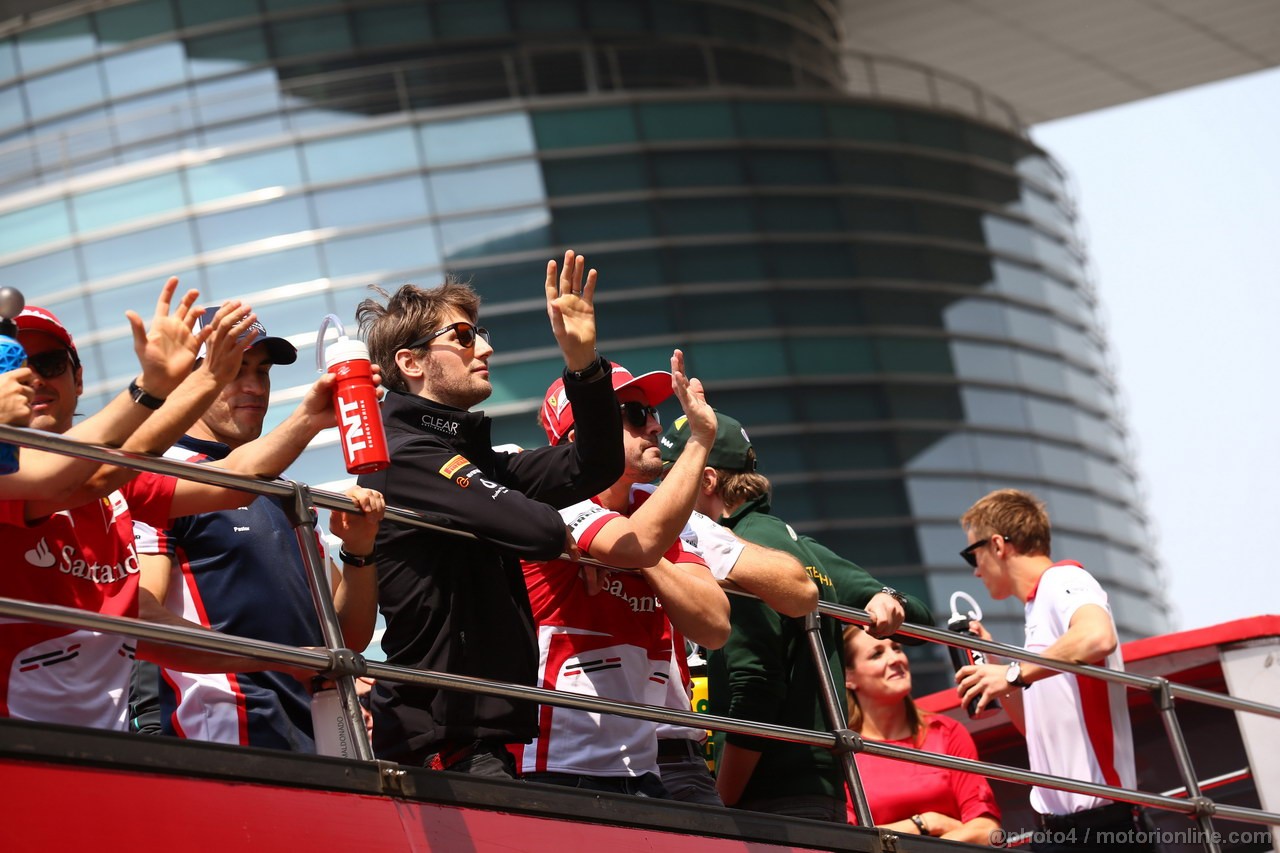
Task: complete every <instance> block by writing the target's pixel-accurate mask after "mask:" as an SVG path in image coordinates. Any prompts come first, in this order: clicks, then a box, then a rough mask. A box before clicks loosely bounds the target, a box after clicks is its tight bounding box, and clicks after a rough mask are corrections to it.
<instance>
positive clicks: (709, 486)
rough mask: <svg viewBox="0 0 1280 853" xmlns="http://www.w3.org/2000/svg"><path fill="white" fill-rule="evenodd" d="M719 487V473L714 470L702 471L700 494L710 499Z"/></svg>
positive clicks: (706, 469)
mask: <svg viewBox="0 0 1280 853" xmlns="http://www.w3.org/2000/svg"><path fill="white" fill-rule="evenodd" d="M719 485H720V473H719V472H718V471H716V469H715V468H703V469H702V484H701V488H702V493H703V494H704V495H706V496H707V497H711V496H712V495H714V494H715V493H716V488H717V487H718V486H719Z"/></svg>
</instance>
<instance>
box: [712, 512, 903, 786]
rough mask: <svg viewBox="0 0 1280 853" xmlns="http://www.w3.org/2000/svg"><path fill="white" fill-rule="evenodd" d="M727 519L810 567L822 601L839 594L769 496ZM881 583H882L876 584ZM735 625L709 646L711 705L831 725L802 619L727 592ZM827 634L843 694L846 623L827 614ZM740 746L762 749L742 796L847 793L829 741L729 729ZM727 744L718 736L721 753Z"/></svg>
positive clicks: (760, 718)
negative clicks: (825, 744) (718, 645)
mask: <svg viewBox="0 0 1280 853" xmlns="http://www.w3.org/2000/svg"><path fill="white" fill-rule="evenodd" d="M723 524H724V525H725V526H727V527H729V528H730V529H732V530H733V532H734V533H736V534H737V535H738V536H739V537H740V538H742V539H745V540H746V541H748V542H754V543H756V544H757V545H763V546H765V547H767V548H776V549H777V550H779V551H785V552H787V553H788V554H791V555H792V556H794V557H795V558H796V559H798V560H800V562H801V564H802V565H804V566H805V568H806V569H807V570H808V571H809V574H810V575H811V576H812V577H813V578H814V581H815V583H817V585H818V590H819V595H820V597H821V598H822V599H823V600H825V601H835V600H836V593H835V587H834V586H833V585H832V582H831V579H830V577H829V575H828V573H826V572H824V571H822V570H821V569H820V568H819V566H820V563H819V561H818V559H817V558H816V557H815V556H814V554H813V552H812V551H811V550H810V548H809V547H808V546H807V545H806V544H805V543H804V542H802V541H801V540H800V539H799V538H798V537H797V536H796V535H795V532H794V531H792V530H791V528H790V527H789V526H788V525H787V524H786V522H784V521H782V520H781V519H780V518H778V517H776V516H773V515H770V514H769V499H768V497H767V496H765V497H761V498H758V499H756V500H754V501H750V502H748V503H747V504H744V505H743V506H742V507H740V508H739V509H738V511H737V512H735V513H733V515H731V516H729V517H728V518H726V519H724V520H723ZM877 589H879V587H877ZM729 601H730V607H731V614H730V620H731V622H732V626H733V630H732V632H731V633H730V635H729V640H728V642H727V643H725V646H724V648H722V649H719V650H717V651H713V652H711V653H710V656H709V657H708V660H707V682H708V691H709V694H710V696H709V698H710V710H711V713H713V714H722V715H724V716H728V717H734V718H736V719H740V720H754V721H756V722H763V723H774V724H778V725H785V726H793V727H796V728H804V729H816V730H818V731H831V730H832V728H833V726H832V724H831V723H830V722H828V721H827V719H826V715H825V714H824V713H823V710H822V696H821V691H820V690H819V681H818V679H819V677H820V676H819V674H818V670H817V668H816V667H815V666H814V663H813V656H812V654H811V653H810V651H809V645H808V640H807V639H806V637H805V633H804V620H803V619H793V618H788V617H785V616H781V615H779V614H778V612H777V611H775V610H774V609H773V608H771V607H769V606H768V605H766V604H764V603H763V602H761V601H758V600H756V599H752V598H745V597H743V596H737V595H734V596H730V597H729ZM821 636H822V642H823V645H824V646H825V650H826V652H827V662H828V665H829V666H830V667H831V673H832V676H833V683H832V686H833V687H834V688H835V689H836V695H837V696H838V697H840V700H841V701H843V700H844V696H845V690H844V668H843V665H842V663H841V627H840V624H839V623H838V622H836V621H835V620H833V619H823V620H822V634H821ZM727 737H728V741H729V742H730V743H732V744H734V745H735V746H739V747H742V748H744V749H750V750H754V751H758V752H760V753H761V756H760V762H759V764H757V765H756V769H755V772H754V773H753V774H752V776H751V780H750V781H749V782H748V783H747V787H746V789H745V790H744V791H743V798H744V799H751V798H755V797H776V796H786V795H794V794H817V795H824V796H831V797H843V796H844V794H843V782H842V778H843V777H842V775H841V772H840V768H839V765H838V763H837V762H836V760H835V758H834V756H833V755H832V754H831V753H830V752H828V751H827V750H825V749H819V748H816V747H810V746H804V745H802V744H793V743H786V742H784V741H777V740H769V739H767V738H757V737H752V736H749V735H737V734H731V735H728V736H727ZM722 749H723V742H722V741H721V739H720V736H717V740H716V755H717V760H718V759H719V755H720V752H721V751H722Z"/></svg>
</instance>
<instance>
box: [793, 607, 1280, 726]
mask: <svg viewBox="0 0 1280 853" xmlns="http://www.w3.org/2000/svg"><path fill="white" fill-rule="evenodd" d="M818 612H819V613H821V614H822V615H824V616H831V617H833V618H835V619H839V620H840V621H841V622H851V623H855V624H858V625H870V624H871V621H872V620H871V616H870V614H868V613H867V611H865V610H859V609H858V608H856V607H847V606H845V605H843V604H833V603H831V602H828V601H820V602H818ZM898 633H899V634H901V635H903V636H904V637H912V638H915V639H918V640H928V641H930V642H934V643H939V644H941V645H946V646H955V647H956V648H961V649H977V650H978V651H981V652H987V653H989V654H996V655H1000V656H1001V657H1003V658H1007V659H1010V660H1020V661H1027V662H1029V663H1037V664H1040V665H1041V666H1043V667H1046V668H1048V669H1053V670H1057V671H1058V672H1070V673H1074V674H1076V675H1087V676H1090V677H1092V678H1097V679H1100V680H1102V681H1110V682H1114V683H1116V684H1123V685H1124V686H1125V687H1129V688H1131V689H1134V690H1145V691H1148V692H1150V691H1156V690H1160V689H1162V686H1163V685H1164V683H1165V680H1164V679H1160V678H1152V677H1151V676H1148V675H1137V674H1135V673H1132V672H1116V671H1115V670H1113V669H1106V668H1105V667H1100V666H1094V665H1092V664H1083V663H1071V662H1069V661H1063V660H1056V659H1054V658H1047V657H1044V656H1043V655H1038V654H1036V653H1035V652H1029V651H1027V650H1026V649H1024V648H1022V647H1021V646H1010V645H1007V644H1005V643H1000V642H997V641H995V640H983V639H981V638H979V637H975V636H973V635H971V634H959V633H956V632H955V631H948V630H945V629H943V628H934V627H933V626H931V625H916V624H914V623H911V622H904V623H903V624H902V627H900V628H899V629H898ZM1169 689H1170V691H1171V692H1172V693H1173V694H1174V695H1175V696H1177V697H1179V698H1183V699H1190V700H1192V701H1198V702H1204V703H1206V704H1209V705H1217V706H1218V707H1221V708H1229V709H1231V710H1235V711H1248V712H1251V713H1255V714H1262V715H1263V716H1267V717H1276V718H1280V708H1277V707H1274V706H1271V705H1266V704H1263V703H1261V702H1253V701H1251V700H1249V699H1239V698H1237V697H1235V696H1224V695H1223V694H1221V693H1214V692H1213V691H1212V690H1202V689H1201V688H1198V687H1191V686H1189V685H1186V684H1177V683H1176V682H1169Z"/></svg>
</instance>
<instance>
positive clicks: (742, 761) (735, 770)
mask: <svg viewBox="0 0 1280 853" xmlns="http://www.w3.org/2000/svg"><path fill="white" fill-rule="evenodd" d="M759 763H760V753H758V752H756V751H755V750H752V749H743V748H742V747H740V746H734V745H733V744H731V743H726V744H725V745H724V749H723V750H722V751H721V753H720V760H719V761H717V762H716V791H717V792H718V793H719V794H720V799H722V800H724V804H725V805H726V806H732V805H737V803H738V801H739V800H741V799H742V792H743V791H745V790H746V789H747V783H748V782H750V781H751V775H752V774H753V773H755V771H756V765H757V764H759Z"/></svg>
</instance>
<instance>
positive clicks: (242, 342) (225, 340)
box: [200, 299, 258, 385]
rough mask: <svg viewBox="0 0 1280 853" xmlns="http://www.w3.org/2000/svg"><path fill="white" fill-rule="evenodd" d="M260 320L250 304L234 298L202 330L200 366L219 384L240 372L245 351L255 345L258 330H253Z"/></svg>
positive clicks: (224, 382) (225, 303)
mask: <svg viewBox="0 0 1280 853" xmlns="http://www.w3.org/2000/svg"><path fill="white" fill-rule="evenodd" d="M257 320H258V315H257V314H254V313H253V310H252V309H251V308H250V307H249V306H248V305H245V304H244V303H243V302H241V301H240V300H239V299H230V300H228V301H226V302H224V303H222V307H221V308H219V309H218V313H217V314H214V315H213V319H212V320H210V321H209V322H208V323H206V324H205V327H204V328H203V329H201V330H200V336H201V338H202V340H203V343H204V361H202V362H201V363H200V369H201V370H206V371H208V372H209V373H211V374H212V375H213V378H214V379H215V380H217V382H218V384H219V385H226V384H227V383H228V382H230V381H231V380H232V379H235V378H236V376H238V375H239V373H240V365H241V363H242V362H243V361H244V351H245V350H246V349H248V348H249V347H251V346H253V341H254V338H256V337H257V334H258V333H257V332H256V331H251V327H252V326H253V324H254V323H255V322H257ZM242 335H243V336H244V338H243V339H241V336H242Z"/></svg>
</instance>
